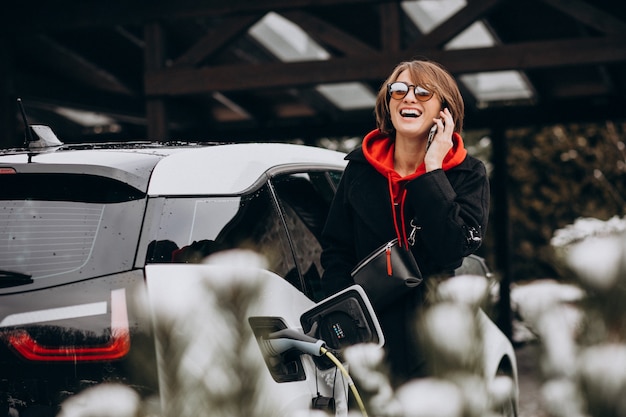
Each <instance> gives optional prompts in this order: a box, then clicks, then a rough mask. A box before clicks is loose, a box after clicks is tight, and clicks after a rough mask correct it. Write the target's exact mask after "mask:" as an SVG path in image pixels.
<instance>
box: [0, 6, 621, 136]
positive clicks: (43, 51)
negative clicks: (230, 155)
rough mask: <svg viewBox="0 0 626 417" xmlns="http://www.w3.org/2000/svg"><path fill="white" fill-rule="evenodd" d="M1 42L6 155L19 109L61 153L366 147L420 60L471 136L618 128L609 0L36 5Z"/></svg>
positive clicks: (615, 35) (614, 17)
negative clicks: (339, 142) (380, 110)
mask: <svg viewBox="0 0 626 417" xmlns="http://www.w3.org/2000/svg"><path fill="white" fill-rule="evenodd" d="M0 31H1V32H0V33H1V36H2V39H3V42H2V45H4V46H2V47H1V48H2V50H3V51H4V52H3V54H4V55H5V56H6V57H7V59H5V60H3V61H4V66H3V71H2V72H0V74H4V75H3V77H4V78H5V82H4V83H3V84H4V87H3V90H2V91H3V102H4V103H5V106H3V107H2V108H4V109H5V111H4V113H5V114H4V115H3V120H9V126H11V125H12V126H13V128H12V129H8V131H7V132H5V133H3V135H4V136H3V139H2V142H0V144H1V145H3V146H8V145H15V143H16V142H17V143H19V141H21V140H22V138H23V133H21V132H23V127H22V124H21V116H20V114H19V111H18V110H17V107H16V106H15V105H14V104H11V103H13V102H14V101H15V98H16V97H21V98H22V100H23V102H24V103H25V107H26V113H27V115H28V117H29V120H30V121H31V122H32V123H42V124H48V125H51V126H52V127H53V129H54V130H55V132H56V133H57V135H58V136H59V137H60V138H61V140H63V141H64V142H72V141H85V140H98V141H100V140H132V139H144V138H148V139H185V140H198V139H206V140H234V141H248V140H268V139H269V140H293V139H301V140H304V141H305V142H313V141H315V140H316V139H318V138H320V137H343V136H362V135H363V134H364V133H365V132H366V131H368V130H369V129H370V128H372V127H373V126H374V117H373V114H372V110H373V104H372V99H373V96H374V95H375V93H376V91H377V90H378V88H379V86H380V84H381V82H382V81H383V80H384V78H385V77H386V76H387V75H388V73H389V72H390V71H391V69H392V68H393V67H394V66H395V64H397V63H398V62H399V61H402V60H406V59H412V58H415V57H424V58H428V59H433V60H435V61H438V62H441V63H442V64H443V65H444V66H446V67H447V68H448V69H449V70H450V71H451V72H452V73H453V74H454V75H455V76H456V77H457V78H458V79H459V81H460V82H461V86H462V89H463V94H464V98H465V100H466V120H465V127H466V129H482V128H490V127H493V126H494V125H498V126H523V125H534V124H544V123H552V122H568V121H600V120H605V119H611V118H622V117H623V116H624V104H625V101H626V100H625V97H626V6H625V4H624V3H623V2H621V1H613V0H594V1H593V2H592V1H590V0H589V1H584V0H524V1H513V0H412V1H391V0H387V1H373V0H369V1H367V0H318V1H315V2H313V1H310V0H308V1H307V0H271V1H270V0H266V1H257V2H249V1H245V0H230V1H228V2H221V1H207V2H195V1H191V0H179V1H176V2H171V1H169V0H152V1H147V0H145V1H134V2H125V1H122V0H116V1H107V2H103V1H96V0H82V1H77V0H64V1H56V2H49V1H42V0H34V1H31V2H15V3H14V4H13V7H12V8H11V9H8V10H6V11H5V13H4V14H3V15H2V17H0ZM285 33H287V35H285ZM2 108H0V111H2ZM12 115H14V117H13V116H12ZM85 116H91V118H90V119H89V118H86V117H85Z"/></svg>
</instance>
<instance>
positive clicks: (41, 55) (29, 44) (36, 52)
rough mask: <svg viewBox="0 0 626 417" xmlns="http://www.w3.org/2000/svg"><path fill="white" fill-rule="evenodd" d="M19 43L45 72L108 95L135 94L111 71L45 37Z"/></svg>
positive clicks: (31, 38)
mask: <svg viewBox="0 0 626 417" xmlns="http://www.w3.org/2000/svg"><path fill="white" fill-rule="evenodd" d="M20 44H21V48H23V49H25V50H28V51H29V53H31V56H33V57H34V59H36V60H37V62H41V63H45V65H46V68H47V69H48V70H50V69H54V70H56V71H57V72H58V73H60V74H65V75H66V76H67V77H69V78H72V79H73V80H75V81H76V82H78V83H81V84H84V85H87V86H90V87H94V88H97V89H101V90H104V91H109V92H112V93H120V94H127V95H136V94H138V93H139V92H137V91H134V90H133V89H132V88H130V87H129V86H127V85H126V84H125V83H124V82H122V81H121V80H119V79H118V78H117V77H116V76H115V75H114V74H112V73H111V72H109V71H107V70H105V69H104V68H102V67H100V66H98V65H97V64H94V63H93V62H91V61H89V60H87V59H86V58H85V57H84V56H82V55H80V54H78V53H76V52H75V51H73V50H71V49H69V48H67V47H65V46H63V45H61V44H60V43H58V42H57V41H55V40H54V39H51V38H49V37H48V36H45V35H35V36H27V37H24V38H23V39H20Z"/></svg>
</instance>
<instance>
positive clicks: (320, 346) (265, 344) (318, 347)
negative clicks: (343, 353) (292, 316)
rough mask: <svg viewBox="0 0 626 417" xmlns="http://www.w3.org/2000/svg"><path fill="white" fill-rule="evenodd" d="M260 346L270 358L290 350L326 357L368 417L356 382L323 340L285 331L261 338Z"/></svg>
mask: <svg viewBox="0 0 626 417" xmlns="http://www.w3.org/2000/svg"><path fill="white" fill-rule="evenodd" d="M259 344H260V346H261V351H262V352H263V353H264V354H266V355H268V356H279V355H280V354H281V353H284V352H286V351H288V350H290V349H296V350H298V351H300V352H302V353H307V354H309V355H312V356H322V355H325V356H326V357H327V358H328V359H330V360H331V361H332V362H333V363H334V364H335V365H336V366H337V368H339V370H340V371H341V373H342V374H343V375H344V377H345V378H346V380H347V381H348V386H349V387H350V390H351V391H352V394H353V395H354V398H355V400H356V402H357V404H358V405H359V408H360V409H361V414H363V416H364V417H367V411H366V410H365V405H364V404H363V400H362V399H361V395H360V394H359V391H358V390H357V388H356V385H354V381H353V380H352V378H351V377H350V374H348V371H347V370H346V368H345V367H344V366H343V364H342V363H341V361H340V360H339V359H337V357H336V356H335V355H333V354H332V353H331V352H330V350H329V349H327V348H326V343H325V342H324V341H323V340H320V339H315V338H313V337H310V336H307V335H305V334H302V333H299V332H297V331H295V330H293V329H283V330H279V331H277V332H274V333H271V334H269V335H268V337H267V338H261V339H260V341H259Z"/></svg>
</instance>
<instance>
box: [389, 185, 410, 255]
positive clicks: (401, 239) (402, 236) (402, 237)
mask: <svg viewBox="0 0 626 417" xmlns="http://www.w3.org/2000/svg"><path fill="white" fill-rule="evenodd" d="M387 182H388V183H389V196H390V197H391V210H392V212H393V227H394V228H395V230H396V236H397V237H398V245H399V246H400V247H403V246H404V247H405V248H406V249H407V250H408V248H409V241H408V238H407V236H406V223H405V221H404V202H405V200H406V194H407V191H406V188H404V187H401V194H400V202H399V204H400V221H401V223H402V224H401V226H402V227H401V228H400V227H399V225H398V214H397V212H396V205H397V204H396V201H395V199H394V194H393V181H392V180H391V173H389V175H387ZM400 230H402V233H401V232H400Z"/></svg>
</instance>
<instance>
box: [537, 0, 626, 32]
mask: <svg viewBox="0 0 626 417" xmlns="http://www.w3.org/2000/svg"><path fill="white" fill-rule="evenodd" d="M542 1H543V2H544V3H546V4H548V5H550V6H552V7H554V8H555V9H557V10H559V11H561V12H563V13H565V14H567V15H569V16H571V17H573V18H574V19H576V20H578V21H579V22H581V23H583V24H585V25H587V26H589V27H592V28H594V29H596V30H599V31H600V32H602V33H606V34H613V35H623V34H625V33H626V22H624V21H622V20H619V19H617V18H616V17H615V16H613V15H612V14H609V13H606V12H604V11H602V10H600V9H598V8H597V7H594V6H593V5H591V4H589V2H587V1H582V0H542Z"/></svg>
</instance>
